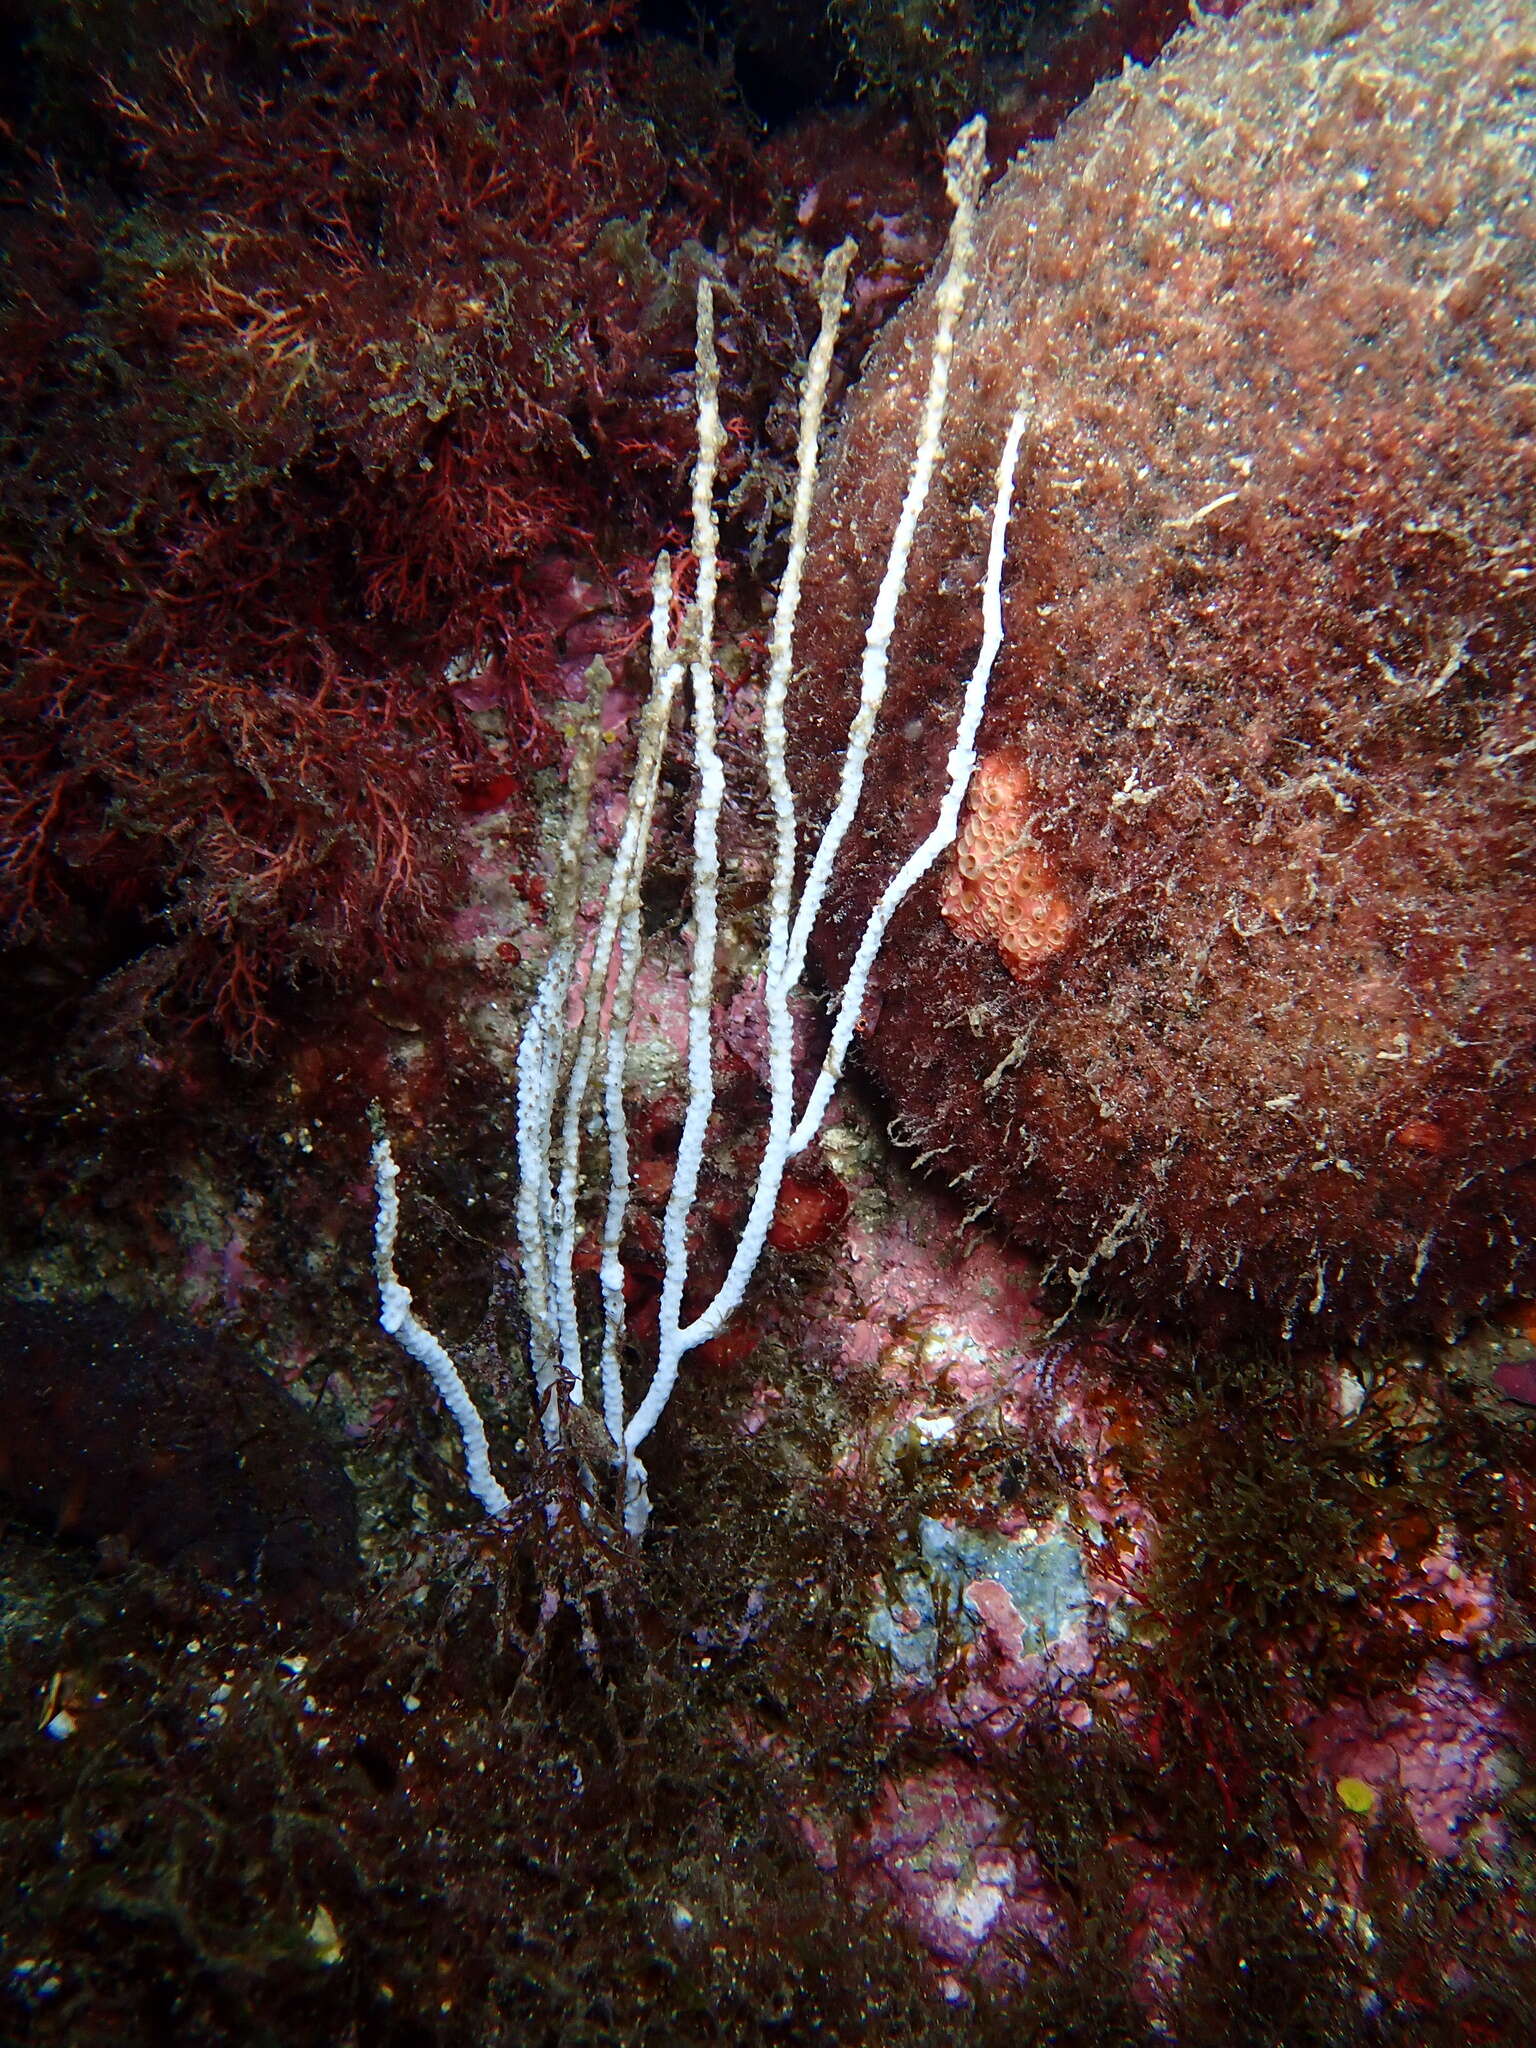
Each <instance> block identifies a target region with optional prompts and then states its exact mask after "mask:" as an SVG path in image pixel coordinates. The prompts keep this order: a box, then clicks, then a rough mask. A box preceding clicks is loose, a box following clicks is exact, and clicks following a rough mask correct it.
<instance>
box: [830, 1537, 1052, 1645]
mask: <svg viewBox="0 0 1536 2048" xmlns="http://www.w3.org/2000/svg"><path fill="white" fill-rule="evenodd" d="M918 1544H919V1549H920V1551H921V1563H920V1564H919V1565H917V1566H916V1567H914V1568H913V1569H911V1570H908V1571H904V1572H902V1573H900V1574H899V1576H898V1578H897V1580H896V1589H895V1596H894V1598H893V1599H891V1600H890V1601H888V1602H887V1603H886V1604H885V1605H883V1606H881V1607H877V1608H875V1610H874V1611H873V1613H872V1614H871V1615H870V1617H869V1619H868V1621H867V1622H866V1624H865V1633H866V1634H867V1635H868V1637H869V1640H870V1642H871V1643H872V1644H873V1645H874V1646H875V1648H876V1649H877V1650H884V1651H886V1652H887V1653H888V1654H889V1656H890V1657H891V1660H892V1662H893V1663H894V1664H895V1666H896V1668H897V1670H898V1671H901V1672H903V1673H905V1674H906V1675H907V1676H908V1677H911V1678H919V1679H932V1678H934V1677H935V1676H936V1675H937V1672H938V1657H939V1618H940V1615H941V1613H942V1614H943V1615H944V1616H945V1618H946V1622H947V1626H948V1628H949V1630H950V1631H951V1639H952V1640H958V1641H960V1642H970V1641H971V1640H972V1638H973V1637H974V1636H975V1634H976V1621H975V1618H974V1615H973V1614H972V1612H971V1610H970V1609H969V1607H968V1605H967V1602H966V1599H965V1589H966V1587H967V1586H969V1585H972V1584H974V1582H975V1581H976V1580H977V1579H995V1580H996V1581H997V1583H998V1584H999V1585H1000V1586H1001V1587H1002V1588H1003V1590H1004V1592H1005V1593H1006V1594H1007V1595H1008V1597H1009V1599H1010V1600H1011V1601H1012V1602H1013V1605H1014V1607H1015V1609H1016V1610H1017V1612H1018V1616H1019V1619H1020V1620H1021V1621H1022V1622H1023V1624H1024V1630H1025V1635H1026V1638H1032V1639H1033V1642H1034V1644H1035V1646H1037V1647H1039V1648H1042V1649H1043V1648H1044V1646H1045V1645H1046V1644H1047V1643H1050V1642H1054V1641H1056V1640H1057V1639H1058V1638H1059V1637H1060V1636H1063V1635H1065V1633H1066V1632H1067V1630H1068V1628H1069V1627H1070V1626H1071V1625H1072V1623H1073V1622H1074V1621H1076V1620H1078V1619H1079V1617H1081V1616H1082V1615H1083V1614H1085V1613H1086V1612H1087V1609H1088V1584H1087V1580H1086V1579H1085V1578H1084V1576H1083V1560H1082V1555H1081V1553H1080V1552H1079V1550H1078V1547H1077V1545H1076V1544H1075V1543H1074V1542H1073V1541H1072V1539H1071V1537H1070V1536H1067V1535H1065V1534H1064V1533H1062V1531H1060V1530H1059V1529H1058V1530H1053V1531H1052V1532H1051V1533H1050V1534H1048V1535H1045V1536H1041V1535H1037V1534H1035V1533H1033V1532H1031V1533H1030V1534H1028V1535H1026V1536H995V1535H987V1534H985V1533H984V1532H983V1531H981V1530H979V1529H954V1528H951V1527H950V1526H949V1524H948V1523H946V1522H940V1521H937V1520H936V1519H935V1518H934V1517H933V1516H932V1515H924V1516H923V1518H922V1520H921V1521H920V1522H919V1524H918Z"/></svg>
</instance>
